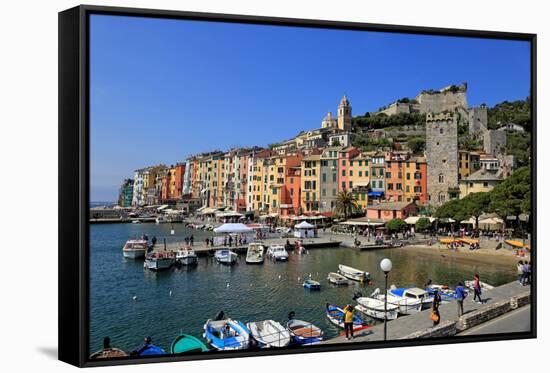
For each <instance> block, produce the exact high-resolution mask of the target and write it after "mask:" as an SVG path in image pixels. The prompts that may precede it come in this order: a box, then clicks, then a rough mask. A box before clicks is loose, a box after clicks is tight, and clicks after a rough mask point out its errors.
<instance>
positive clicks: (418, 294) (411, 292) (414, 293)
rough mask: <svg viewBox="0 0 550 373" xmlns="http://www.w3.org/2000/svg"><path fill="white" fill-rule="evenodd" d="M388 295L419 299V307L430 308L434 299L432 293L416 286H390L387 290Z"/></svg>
mask: <svg viewBox="0 0 550 373" xmlns="http://www.w3.org/2000/svg"><path fill="white" fill-rule="evenodd" d="M388 296H394V297H398V298H405V299H410V300H412V301H415V300H416V301H420V302H421V303H422V306H421V309H427V308H430V307H431V306H432V303H433V300H434V298H433V295H430V294H429V293H428V291H426V290H424V289H420V288H416V287H413V288H396V287H393V286H392V287H391V288H390V290H388ZM389 299H390V298H388V300H389Z"/></svg>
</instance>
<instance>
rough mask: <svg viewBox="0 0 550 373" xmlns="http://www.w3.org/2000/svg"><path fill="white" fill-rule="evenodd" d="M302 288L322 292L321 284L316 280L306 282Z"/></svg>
mask: <svg viewBox="0 0 550 373" xmlns="http://www.w3.org/2000/svg"><path fill="white" fill-rule="evenodd" d="M302 286H303V287H305V288H306V289H310V290H321V283H320V282H319V281H315V280H305V281H304V283H303V284H302Z"/></svg>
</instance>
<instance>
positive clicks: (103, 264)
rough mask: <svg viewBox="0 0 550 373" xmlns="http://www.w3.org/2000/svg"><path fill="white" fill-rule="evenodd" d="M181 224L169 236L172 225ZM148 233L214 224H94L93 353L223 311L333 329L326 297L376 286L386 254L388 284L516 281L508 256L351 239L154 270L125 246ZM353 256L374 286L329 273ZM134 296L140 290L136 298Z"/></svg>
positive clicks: (338, 299)
mask: <svg viewBox="0 0 550 373" xmlns="http://www.w3.org/2000/svg"><path fill="white" fill-rule="evenodd" d="M172 228H173V229H174V230H175V234H174V235H171V234H170V230H171V229H172ZM142 234H147V235H148V236H149V238H151V237H153V236H156V237H157V238H158V244H160V245H162V242H163V239H164V238H166V240H167V242H172V241H183V238H184V237H186V236H190V235H193V236H194V240H195V242H199V241H204V239H205V238H206V237H211V236H212V232H204V231H196V230H191V229H188V228H185V227H184V226H183V224H174V225H173V226H171V225H170V224H149V223H148V224H95V225H91V226H90V352H93V351H96V350H98V349H100V348H101V346H102V340H103V337H105V336H109V337H110V338H111V341H112V344H113V346H116V347H118V348H121V349H123V350H126V351H132V350H134V349H136V348H138V347H139V346H140V345H141V342H142V341H143V338H144V337H146V336H151V337H152V339H153V342H154V343H155V344H157V345H159V346H161V347H162V348H164V349H165V350H166V351H167V352H168V351H169V346H170V343H171V341H172V340H173V339H174V338H175V337H176V336H177V335H178V334H179V333H180V332H184V333H187V334H192V335H194V336H196V337H198V338H202V333H203V325H204V323H205V321H206V320H207V319H208V318H213V317H214V316H215V315H216V314H217V313H218V312H219V311H224V312H225V314H226V315H227V316H228V317H231V318H234V319H237V320H241V321H243V322H245V323H246V322H249V321H259V320H267V319H273V320H275V321H278V322H280V323H282V324H283V325H285V324H286V321H287V319H288V314H289V312H291V311H294V312H295V314H296V318H297V319H301V320H305V321H308V322H311V323H313V324H315V325H317V326H319V327H320V328H321V329H323V330H324V332H325V336H326V338H331V337H335V336H337V335H338V334H339V333H340V332H341V331H342V330H340V329H338V328H337V327H336V326H334V325H333V324H331V323H330V322H329V321H328V319H327V318H326V317H325V313H324V310H325V304H326V303H327V302H328V303H332V304H337V305H340V306H344V305H346V304H348V303H352V296H353V294H354V293H356V292H361V293H363V295H368V294H370V293H371V292H372V291H373V290H374V289H376V288H377V287H379V288H381V289H383V287H384V275H383V273H382V272H381V270H380V269H379V263H380V260H382V259H383V258H386V257H387V258H390V259H391V260H392V262H393V269H392V271H391V273H390V275H389V280H388V283H389V284H395V285H397V286H412V285H419V286H422V284H424V283H425V282H426V281H427V280H428V279H432V280H433V283H437V284H449V285H455V284H456V283H457V282H458V281H463V280H465V279H471V277H472V275H473V274H474V273H476V272H477V273H479V274H480V275H481V278H482V281H484V282H487V283H490V284H492V285H495V286H498V285H501V284H504V283H507V282H510V281H512V280H514V278H515V268H512V267H508V266H503V265H501V264H487V263H483V264H475V262H460V261H454V260H450V259H449V258H448V257H447V256H445V255H432V256H423V255H418V252H417V251H410V252H407V248H399V249H385V250H373V251H358V250H355V249H349V248H322V249H313V250H310V251H309V253H308V254H304V255H297V254H294V253H290V257H289V261H288V262H286V263H285V262H282V263H279V262H277V263H275V262H272V261H270V260H267V259H266V260H265V263H264V264H262V265H247V264H246V263H245V260H244V255H240V257H239V259H238V262H237V263H236V264H235V265H233V266H225V265H221V264H218V263H217V262H216V261H215V260H214V258H211V257H200V258H199V263H198V265H197V266H194V267H189V268H188V267H180V268H176V267H174V268H172V269H170V270H167V271H164V272H158V273H157V272H153V271H149V270H146V269H144V268H143V260H129V259H125V258H123V256H122V246H123V245H124V243H125V242H126V240H128V239H130V238H136V237H140V236H141V235H142ZM338 264H346V265H349V266H352V267H355V268H358V269H361V270H365V271H367V272H370V273H371V277H372V281H373V284H372V285H367V284H360V283H356V282H352V283H351V284H350V285H349V286H341V287H337V286H335V285H332V284H330V283H329V282H328V280H327V274H328V272H336V271H337V269H338ZM310 275H311V278H312V279H314V280H318V281H320V282H321V291H310V290H306V289H304V288H303V287H302V283H303V281H304V279H307V278H309V277H310ZM134 297H136V299H135V300H134Z"/></svg>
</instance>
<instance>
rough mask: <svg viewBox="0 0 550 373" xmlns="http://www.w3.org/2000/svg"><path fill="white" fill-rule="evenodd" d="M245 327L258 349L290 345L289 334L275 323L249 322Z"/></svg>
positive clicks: (265, 321) (270, 321)
mask: <svg viewBox="0 0 550 373" xmlns="http://www.w3.org/2000/svg"><path fill="white" fill-rule="evenodd" d="M246 326H247V327H248V329H249V330H250V333H251V334H252V337H253V338H254V340H255V341H256V343H257V344H258V347H260V348H269V347H285V346H288V344H289V343H290V332H289V331H288V330H286V329H285V327H284V326H282V325H281V324H279V323H278V322H276V321H273V320H264V321H256V322H249V323H248V324H246Z"/></svg>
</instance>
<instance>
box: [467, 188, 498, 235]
mask: <svg viewBox="0 0 550 373" xmlns="http://www.w3.org/2000/svg"><path fill="white" fill-rule="evenodd" d="M490 202H491V195H490V193H487V192H480V193H471V194H468V195H467V196H466V197H464V198H463V199H461V200H460V204H461V208H462V209H463V211H464V213H465V214H466V215H468V218H469V217H473V218H474V219H475V221H476V224H475V228H476V229H478V228H479V217H480V216H481V215H482V214H483V213H485V212H487V211H488V209H489V203H490Z"/></svg>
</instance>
